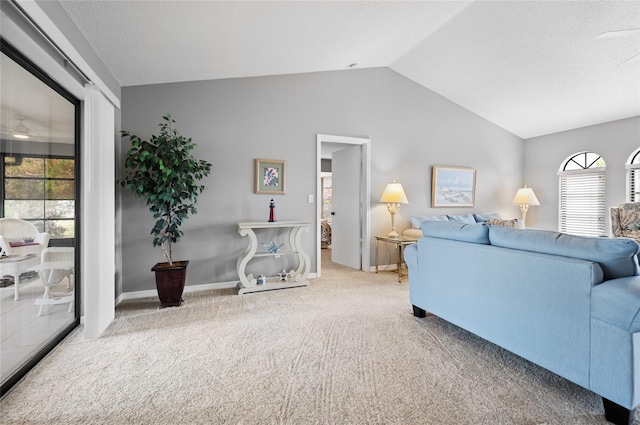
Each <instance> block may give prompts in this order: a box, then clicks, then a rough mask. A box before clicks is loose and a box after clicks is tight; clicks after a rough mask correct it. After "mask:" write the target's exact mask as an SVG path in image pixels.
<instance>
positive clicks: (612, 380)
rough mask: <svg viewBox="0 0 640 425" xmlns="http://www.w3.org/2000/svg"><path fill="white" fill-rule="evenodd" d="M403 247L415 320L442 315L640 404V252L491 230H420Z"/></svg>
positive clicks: (629, 407)
mask: <svg viewBox="0 0 640 425" xmlns="http://www.w3.org/2000/svg"><path fill="white" fill-rule="evenodd" d="M422 233H423V235H424V236H423V237H421V238H419V239H418V241H417V243H416V244H415V245H412V246H409V247H407V248H406V249H405V254H404V256H405V261H406V263H407V266H408V269H409V292H410V301H411V304H412V305H413V311H414V315H415V316H417V317H425V315H426V312H429V313H431V314H434V315H436V316H439V317H441V318H442V319H444V320H446V321H448V322H451V323H453V324H455V325H457V326H459V327H461V328H464V329H466V330H468V331H470V332H472V333H474V334H476V335H478V336H480V337H482V338H484V339H486V340H488V341H491V342H492V343H494V344H497V345H499V346H501V347H503V348H505V349H507V350H509V351H511V352H513V353H515V354H517V355H519V356H522V357H524V358H526V359H528V360H530V361H532V362H533V363H536V364H538V365H540V366H542V367H544V368H546V369H548V370H550V371H552V372H554V373H556V374H558V375H560V376H562V377H564V378H566V379H568V380H570V381H572V382H574V383H576V384H578V385H581V386H582V387H584V388H587V389H589V390H591V391H593V392H594V393H596V394H598V395H600V396H601V397H602V398H603V404H604V408H605V416H606V418H607V420H608V421H610V422H614V423H618V424H623V423H624V424H628V423H630V421H632V420H633V409H634V408H635V407H636V406H637V405H638V404H639V402H640V276H639V274H640V267H639V265H638V252H639V251H640V245H639V244H638V243H637V242H635V241H634V240H631V239H627V238H616V239H609V238H591V237H580V236H572V235H567V234H561V233H557V232H551V231H545V230H534V229H523V230H518V229H512V228H507V227H502V226H491V225H487V224H486V223H475V224H467V223H459V222H433V221H427V222H424V223H422Z"/></svg>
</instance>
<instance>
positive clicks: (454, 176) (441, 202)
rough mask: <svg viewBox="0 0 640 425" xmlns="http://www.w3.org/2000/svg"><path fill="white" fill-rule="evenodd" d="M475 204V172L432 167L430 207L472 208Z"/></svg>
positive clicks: (463, 168)
mask: <svg viewBox="0 0 640 425" xmlns="http://www.w3.org/2000/svg"><path fill="white" fill-rule="evenodd" d="M475 203H476V170H475V169H474V168H467V167H444V166H440V165H434V166H433V174H432V176H431V206H432V207H473V206H474V205H475Z"/></svg>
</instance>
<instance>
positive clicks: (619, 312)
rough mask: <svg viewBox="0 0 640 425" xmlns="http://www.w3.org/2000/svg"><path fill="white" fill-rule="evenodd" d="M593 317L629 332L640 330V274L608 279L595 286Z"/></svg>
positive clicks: (592, 302) (592, 293)
mask: <svg viewBox="0 0 640 425" xmlns="http://www.w3.org/2000/svg"><path fill="white" fill-rule="evenodd" d="M591 317H592V318H594V319H598V320H601V321H603V322H606V323H609V324H610V325H613V326H615V327H617V328H620V329H622V330H623V331H626V332H629V333H635V332H640V276H630V277H621V278H618V279H612V280H608V281H606V282H602V283H601V284H600V285H597V286H596V287H595V288H593V290H592V292H591Z"/></svg>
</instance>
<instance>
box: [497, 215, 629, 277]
mask: <svg viewBox="0 0 640 425" xmlns="http://www.w3.org/2000/svg"><path fill="white" fill-rule="evenodd" d="M489 239H490V240H491V245H495V246H501V247H503V248H513V249H520V250H523V251H532V252H539V253H542V254H552V255H561V256H563V257H571V258H578V259H581V260H587V261H593V262H595V263H598V264H600V267H601V268H602V272H603V273H604V278H605V280H609V279H615V278H618V277H627V276H636V275H638V271H639V270H638V268H639V267H638V257H637V255H638V252H640V245H639V244H638V243H637V242H636V241H634V240H633V239H627V238H613V239H610V238H598V237H590V236H576V235H569V234H566V233H558V232H552V231H550V230H536V229H523V230H518V229H511V228H509V227H503V226H490V228H489Z"/></svg>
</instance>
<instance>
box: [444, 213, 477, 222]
mask: <svg viewBox="0 0 640 425" xmlns="http://www.w3.org/2000/svg"><path fill="white" fill-rule="evenodd" d="M447 218H448V219H449V221H458V222H460V223H469V224H475V223H476V218H475V217H474V216H473V214H466V215H449V214H447Z"/></svg>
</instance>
